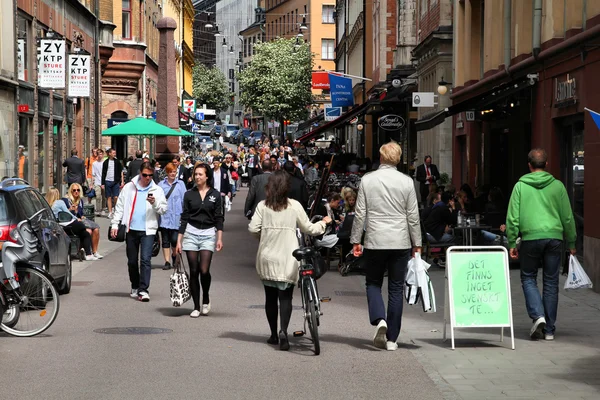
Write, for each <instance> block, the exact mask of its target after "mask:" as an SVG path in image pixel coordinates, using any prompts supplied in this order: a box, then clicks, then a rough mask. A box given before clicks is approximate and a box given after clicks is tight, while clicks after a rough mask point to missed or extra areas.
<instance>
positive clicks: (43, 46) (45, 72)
mask: <svg viewBox="0 0 600 400" xmlns="http://www.w3.org/2000/svg"><path fill="white" fill-rule="evenodd" d="M65 48H66V43H65V41H64V40H50V39H42V40H41V41H40V47H39V53H38V73H39V86H40V87H43V88H46V89H64V88H65V82H66V79H65V78H66V77H65V70H66V62H67V59H66V58H65Z"/></svg>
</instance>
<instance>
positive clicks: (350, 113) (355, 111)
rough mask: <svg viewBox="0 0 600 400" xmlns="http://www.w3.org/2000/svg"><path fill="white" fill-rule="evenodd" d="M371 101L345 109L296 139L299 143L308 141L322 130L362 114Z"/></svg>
mask: <svg viewBox="0 0 600 400" xmlns="http://www.w3.org/2000/svg"><path fill="white" fill-rule="evenodd" d="M371 102H372V100H369V101H366V102H364V103H363V104H361V105H358V106H354V107H353V108H352V109H350V110H348V111H346V112H345V113H344V114H342V115H341V116H340V117H339V118H337V119H335V120H333V121H330V122H327V123H326V124H323V125H321V126H319V127H318V128H315V129H313V130H312V131H311V132H308V133H307V134H306V135H304V136H300V137H299V138H298V141H299V142H300V143H305V142H308V141H309V140H310V139H312V138H314V137H316V136H318V135H320V134H321V133H323V132H326V131H328V130H331V129H335V128H338V127H340V126H342V125H344V124H345V123H346V122H348V121H350V120H351V119H353V118H354V117H357V116H359V115H360V114H363V113H364V112H365V111H367V108H369V106H370V105H371Z"/></svg>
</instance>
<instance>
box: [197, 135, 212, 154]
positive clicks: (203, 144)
mask: <svg viewBox="0 0 600 400" xmlns="http://www.w3.org/2000/svg"><path fill="white" fill-rule="evenodd" d="M196 143H197V144H198V145H199V146H200V148H201V149H202V151H211V150H212V149H213V138H211V137H210V136H201V135H196Z"/></svg>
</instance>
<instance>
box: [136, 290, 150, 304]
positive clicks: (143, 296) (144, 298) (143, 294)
mask: <svg viewBox="0 0 600 400" xmlns="http://www.w3.org/2000/svg"><path fill="white" fill-rule="evenodd" d="M138 300H139V301H142V302H144V303H147V302H149V301H150V295H149V294H148V292H138Z"/></svg>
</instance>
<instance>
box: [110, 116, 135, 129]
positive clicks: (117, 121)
mask: <svg viewBox="0 0 600 400" xmlns="http://www.w3.org/2000/svg"><path fill="white" fill-rule="evenodd" d="M127 121H129V119H127V118H109V119H108V120H107V121H106V126H107V128H112V127H113V126H117V125H121V124H122V123H124V122H127Z"/></svg>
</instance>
